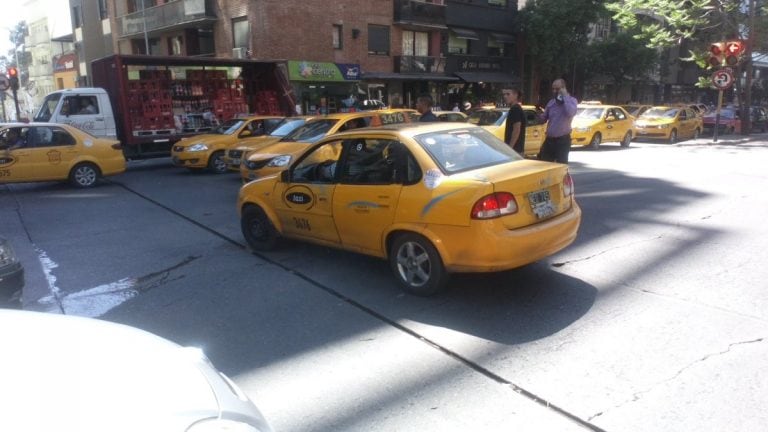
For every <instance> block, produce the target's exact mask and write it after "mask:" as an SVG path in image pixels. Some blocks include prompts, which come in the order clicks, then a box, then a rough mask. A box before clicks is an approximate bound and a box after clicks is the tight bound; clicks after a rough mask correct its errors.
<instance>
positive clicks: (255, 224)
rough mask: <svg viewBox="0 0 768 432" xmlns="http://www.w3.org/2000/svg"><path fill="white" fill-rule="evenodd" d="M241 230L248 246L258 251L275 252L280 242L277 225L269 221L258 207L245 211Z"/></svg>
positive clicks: (253, 206) (251, 206) (251, 207)
mask: <svg viewBox="0 0 768 432" xmlns="http://www.w3.org/2000/svg"><path fill="white" fill-rule="evenodd" d="M240 229H241V231H242V232H243V237H245V241H246V242H247V243H248V246H250V247H251V249H253V250H256V251H269V250H273V249H275V247H277V243H278V242H279V241H280V234H279V233H278V232H277V229H276V228H275V225H274V224H273V223H272V221H271V220H269V217H268V216H267V214H266V213H265V212H264V210H263V209H262V208H261V207H259V206H256V205H249V206H247V207H245V208H244V209H243V213H242V216H241V217H240Z"/></svg>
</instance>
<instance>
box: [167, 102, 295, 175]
mask: <svg viewBox="0 0 768 432" xmlns="http://www.w3.org/2000/svg"><path fill="white" fill-rule="evenodd" d="M284 118H285V117H275V116H252V117H242V118H233V119H231V120H227V121H225V122H224V123H222V124H221V125H219V126H218V127H216V128H215V129H214V130H213V131H211V132H210V133H206V134H202V135H195V136H193V137H189V138H183V139H182V140H181V141H179V142H177V143H176V144H174V145H173V148H172V150H171V161H172V162H173V164H174V165H176V166H179V167H184V168H188V169H190V170H193V171H198V170H202V169H205V168H208V169H209V170H211V171H213V172H215V173H217V174H221V173H225V172H227V164H226V163H225V162H224V159H223V157H224V152H225V151H226V150H227V149H228V148H230V147H233V146H235V144H237V142H238V140H240V139H243V138H245V137H252V136H262V135H266V134H268V133H269V132H271V131H272V130H273V129H274V128H275V127H277V125H279V124H280V122H281V121H283V119H284Z"/></svg>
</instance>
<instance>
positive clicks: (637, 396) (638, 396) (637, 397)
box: [587, 337, 765, 422]
mask: <svg viewBox="0 0 768 432" xmlns="http://www.w3.org/2000/svg"><path fill="white" fill-rule="evenodd" d="M764 340H765V338H763V337H761V338H757V339H752V340H747V341H740V342H733V343H731V344H729V345H728V347H727V348H726V349H724V350H722V351H718V352H716V353H711V354H707V355H705V356H704V357H702V358H700V359H697V360H694V361H692V362H691V363H689V364H688V365H686V366H685V367H683V368H681V369H680V370H678V371H677V372H676V373H675V374H674V375H672V376H671V377H669V378H667V379H665V380H662V381H659V382H657V383H656V384H654V385H652V386H651V387H650V388H648V389H645V390H640V391H638V392H635V393H633V394H632V397H631V398H630V399H629V400H626V401H624V402H622V403H620V404H618V405H615V406H613V407H612V408H610V409H608V410H605V411H600V412H598V413H595V414H593V415H591V416H589V417H588V418H587V421H588V422H589V421H592V420H593V419H595V418H597V417H600V416H602V415H603V414H605V413H607V412H608V411H612V410H615V409H618V408H621V407H623V406H624V405H627V404H630V403H633V402H637V401H638V400H640V399H641V397H642V396H643V395H645V394H647V393H650V392H652V391H653V390H655V389H656V388H657V387H659V386H660V385H663V384H666V383H668V382H670V381H674V380H676V379H677V378H678V377H679V376H680V375H682V374H684V373H685V372H686V371H687V370H688V369H690V368H692V367H694V366H696V365H698V364H700V363H703V362H705V361H707V360H709V359H711V358H712V357H718V356H721V355H725V354H728V353H729V352H731V349H732V348H733V347H735V346H737V345H747V344H753V343H760V342H763V341H764Z"/></svg>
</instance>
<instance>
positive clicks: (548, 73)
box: [519, 0, 605, 86]
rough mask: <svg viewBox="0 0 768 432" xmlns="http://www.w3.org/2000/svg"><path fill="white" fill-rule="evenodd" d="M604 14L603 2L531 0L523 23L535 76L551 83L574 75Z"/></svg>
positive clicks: (524, 12)
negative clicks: (592, 30)
mask: <svg viewBox="0 0 768 432" xmlns="http://www.w3.org/2000/svg"><path fill="white" fill-rule="evenodd" d="M601 13H605V9H604V8H603V0H568V1H567V2H566V1H562V0H529V1H528V2H527V3H526V5H525V7H524V8H523V10H522V11H521V13H520V16H519V20H520V27H521V30H522V32H523V34H524V35H525V43H526V48H527V52H528V53H529V54H530V55H531V57H532V59H533V60H534V74H535V75H536V76H539V77H541V78H543V79H547V80H551V79H554V78H565V77H566V76H568V75H569V74H570V73H573V72H574V68H575V67H576V65H577V63H579V61H580V60H581V59H583V58H584V55H585V49H586V46H587V33H588V30H589V26H590V24H593V23H595V22H596V21H597V19H598V17H599V16H600V14H601ZM571 85H572V86H573V83H571Z"/></svg>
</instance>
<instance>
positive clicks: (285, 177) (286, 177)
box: [280, 170, 291, 183]
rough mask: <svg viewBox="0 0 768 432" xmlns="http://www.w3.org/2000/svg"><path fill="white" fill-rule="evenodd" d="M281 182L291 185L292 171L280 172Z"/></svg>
mask: <svg viewBox="0 0 768 432" xmlns="http://www.w3.org/2000/svg"><path fill="white" fill-rule="evenodd" d="M280 182H282V183H290V182H291V171H290V170H283V171H280Z"/></svg>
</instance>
